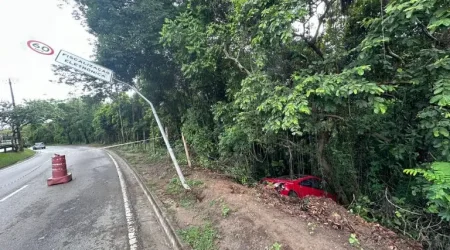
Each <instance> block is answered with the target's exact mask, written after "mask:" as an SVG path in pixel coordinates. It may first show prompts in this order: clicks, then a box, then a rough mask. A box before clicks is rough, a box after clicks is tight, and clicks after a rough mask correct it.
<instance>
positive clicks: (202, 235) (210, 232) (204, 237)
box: [179, 223, 217, 250]
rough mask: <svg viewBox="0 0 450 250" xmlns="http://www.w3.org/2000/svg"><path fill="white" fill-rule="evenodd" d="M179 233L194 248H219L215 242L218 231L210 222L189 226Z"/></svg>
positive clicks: (204, 249) (203, 249)
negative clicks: (198, 225) (199, 225)
mask: <svg viewBox="0 0 450 250" xmlns="http://www.w3.org/2000/svg"><path fill="white" fill-rule="evenodd" d="M179 234H180V236H181V238H182V239H183V240H184V241H185V242H186V243H188V244H189V245H190V246H191V247H192V249H194V250H214V249H217V248H216V246H215V244H214V240H215V238H216V237H217V232H216V230H214V228H213V227H212V226H211V224H209V223H208V224H206V225H204V226H202V227H188V228H186V229H183V230H180V231H179Z"/></svg>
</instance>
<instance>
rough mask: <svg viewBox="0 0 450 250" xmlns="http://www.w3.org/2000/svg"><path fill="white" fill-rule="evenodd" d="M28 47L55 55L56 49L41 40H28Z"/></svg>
mask: <svg viewBox="0 0 450 250" xmlns="http://www.w3.org/2000/svg"><path fill="white" fill-rule="evenodd" d="M27 45H28V47H30V49H32V50H34V51H36V52H37V53H39V54H42V55H47V56H49V55H53V54H54V53H55V51H54V50H53V49H52V47H50V46H48V45H47V44H45V43H43V42H39V41H36V40H29V41H28V42H27Z"/></svg>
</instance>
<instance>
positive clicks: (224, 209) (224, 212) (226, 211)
mask: <svg viewBox="0 0 450 250" xmlns="http://www.w3.org/2000/svg"><path fill="white" fill-rule="evenodd" d="M230 212H231V209H230V207H228V205H227V204H222V216H223V217H227V216H228V215H229V214H230Z"/></svg>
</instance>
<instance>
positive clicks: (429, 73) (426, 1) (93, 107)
mask: <svg viewBox="0 0 450 250" xmlns="http://www.w3.org/2000/svg"><path fill="white" fill-rule="evenodd" d="M75 3H76V9H75V11H74V12H73V15H74V17H75V18H76V19H77V20H80V21H81V23H82V24H83V25H85V27H86V29H87V30H88V31H89V32H91V33H92V34H93V35H95V36H96V37H97V42H96V62H98V63H99V64H101V65H103V66H105V67H107V68H110V69H112V70H114V72H115V75H116V77H118V78H119V79H121V80H123V81H127V82H130V83H131V82H134V83H135V85H136V87H137V88H138V89H139V90H140V91H141V92H142V93H143V94H144V95H145V96H146V97H147V98H149V99H150V100H151V101H152V102H153V103H154V104H155V107H156V109H157V111H158V113H159V115H160V117H161V120H162V122H163V124H164V126H165V127H167V132H168V135H169V139H170V141H171V142H172V143H173V144H174V145H177V147H178V149H177V152H180V154H178V155H179V157H181V156H182V155H183V153H182V152H183V151H182V150H179V149H182V143H181V141H180V139H181V133H183V134H184V137H185V138H186V140H187V142H188V144H189V146H190V152H191V154H192V157H193V160H192V161H193V163H194V165H196V166H199V167H201V168H205V169H212V170H214V171H219V172H221V173H222V174H224V175H226V176H230V177H231V178H233V179H234V180H235V181H237V182H239V183H241V184H244V185H248V186H251V185H254V184H255V183H256V182H257V181H258V180H259V179H260V178H261V177H264V176H279V175H288V174H289V175H293V174H311V175H316V176H319V177H321V178H323V179H325V180H326V181H327V182H328V183H329V184H330V185H331V187H332V188H333V190H334V192H335V193H336V194H337V196H338V199H339V202H340V203H341V204H342V205H344V206H345V207H346V208H348V209H349V211H352V213H355V214H358V215H360V216H361V217H363V218H364V219H366V220H367V221H369V222H373V223H379V224H381V225H384V226H386V227H389V228H391V229H392V230H394V231H395V232H397V233H399V234H402V235H404V236H405V237H409V238H411V239H415V240H418V241H420V242H421V243H423V245H424V247H425V248H428V249H449V248H450V236H449V235H450V223H449V221H450V167H449V161H450V132H449V131H450V57H449V56H450V29H449V27H450V12H449V3H448V1H447V0H390V1H379V0H358V1H356V0H354V1H352V0H345V1H335V0H293V1H292V0H283V1H269V0H249V1H244V0H213V1H198V0H188V1H178V2H177V4H173V1H165V0H155V1H146V0H136V1H126V0H117V1H94V0H75ZM313 20H314V21H313ZM54 72H55V74H56V75H58V76H60V82H61V83H65V84H69V85H82V86H83V87H84V88H85V89H86V91H87V93H88V94H89V97H82V98H74V99H70V100H67V101H63V102H56V101H51V100H50V101H29V102H27V103H25V104H24V105H21V106H20V107H19V108H17V109H16V110H12V109H11V107H10V105H7V104H5V105H1V107H2V110H1V112H0V118H1V119H3V121H4V122H5V123H8V122H11V121H13V122H14V124H20V126H21V127H23V131H24V134H25V135H26V136H27V137H28V138H29V139H30V140H34V141H44V142H47V143H92V142H96V143H105V144H108V143H115V142H126V141H132V140H140V139H143V138H157V137H159V131H158V129H157V126H156V122H155V121H154V119H153V117H152V114H151V111H150V109H149V107H148V106H147V105H145V103H144V102H143V101H142V100H141V99H140V98H139V97H138V96H137V95H132V94H128V93H126V92H125V91H127V90H128V89H127V87H126V86H121V85H114V84H109V83H103V82H100V81H97V80H95V79H93V78H90V77H88V76H85V75H80V74H79V73H77V72H75V71H74V70H71V69H68V68H67V67H62V66H56V65H55V67H54ZM31 111H33V112H31ZM44 111H45V112H44ZM46 111H49V112H46ZM19 118H20V119H19ZM154 140H158V139H154ZM159 143H161V142H160V141H159ZM150 150H153V151H150V152H152V153H150V155H152V156H151V157H159V158H160V159H161V157H162V156H160V155H159V154H157V150H159V149H157V147H153V148H152V149H150ZM155 159H156V158H155ZM186 204H187V206H188V204H189V202H186ZM219 210H221V209H219ZM231 211H233V210H231ZM231 214H233V213H231ZM229 217H232V216H229ZM357 240H360V239H359V238H358V236H356V237H355V238H354V239H352V240H351V241H352V242H353V244H354V245H355V246H356V245H357ZM272 244H273V242H272Z"/></svg>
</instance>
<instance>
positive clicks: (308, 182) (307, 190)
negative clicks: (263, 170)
mask: <svg viewBox="0 0 450 250" xmlns="http://www.w3.org/2000/svg"><path fill="white" fill-rule="evenodd" d="M261 182H262V183H265V184H267V183H272V184H273V185H274V186H275V189H276V190H277V191H278V193H280V194H281V195H289V196H291V197H300V198H303V197H305V196H308V195H312V196H319V197H328V198H331V199H332V200H334V201H336V196H335V195H333V194H330V193H329V192H327V191H325V190H324V188H323V181H322V179H320V178H319V177H315V176H312V175H304V176H294V178H292V179H291V178H290V177H289V176H281V177H275V178H272V177H266V178H263V179H262V180H261Z"/></svg>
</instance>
